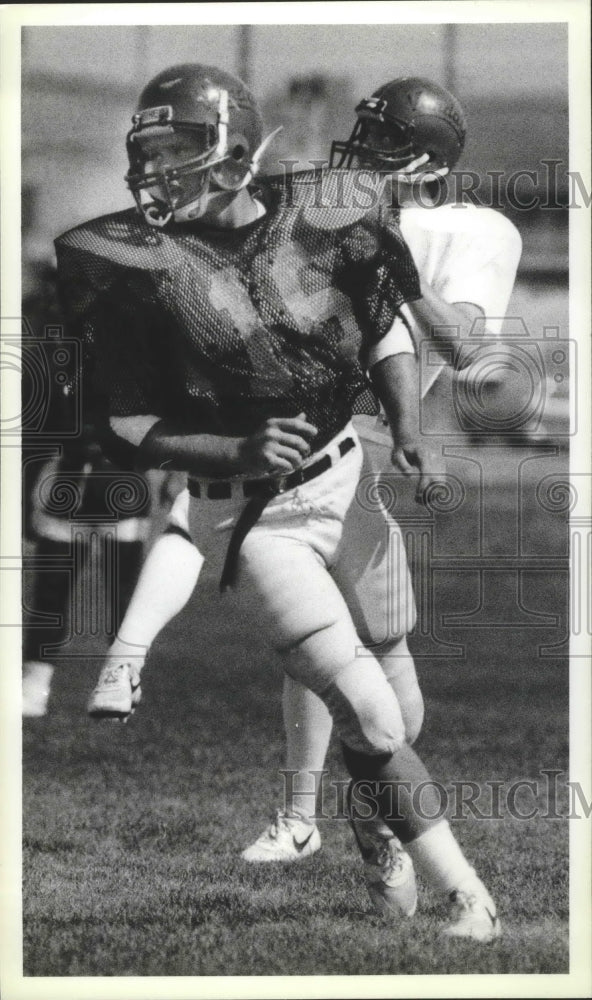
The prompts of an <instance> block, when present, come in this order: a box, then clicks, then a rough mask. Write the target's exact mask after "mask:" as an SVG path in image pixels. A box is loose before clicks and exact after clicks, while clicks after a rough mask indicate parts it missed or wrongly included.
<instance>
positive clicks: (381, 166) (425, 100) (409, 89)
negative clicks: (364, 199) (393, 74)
mask: <svg viewBox="0 0 592 1000" xmlns="http://www.w3.org/2000/svg"><path fill="white" fill-rule="evenodd" d="M356 115H357V121H356V124H355V127H354V130H353V132H352V134H351V136H350V137H349V139H348V140H347V141H346V142H334V143H332V146H331V161H330V163H331V166H332V167H351V166H352V161H354V160H355V161H356V165H357V166H363V167H368V168H370V169H372V170H379V171H388V172H389V173H395V172H396V171H398V170H401V169H402V168H403V167H406V166H407V165H408V164H409V163H411V162H412V161H413V160H415V159H417V157H419V156H422V155H424V154H425V153H429V157H430V158H429V161H426V163H425V164H424V165H422V168H421V169H422V171H429V170H436V169H438V168H441V167H448V168H452V167H453V166H454V165H455V163H456V162H457V160H458V158H459V157H460V155H461V153H462V151H463V148H464V144H465V135H466V121H465V116H464V113H463V110H462V108H461V106H460V104H459V102H458V101H457V99H456V97H453V95H452V94H450V93H449V92H448V91H447V90H444V88H443V87H439V86H438V85H437V84H436V83H432V82H431V80H425V79H423V78H421V77H413V76H408V77H402V78H400V79H397V80H391V82H390V83H385V84H384V85H383V86H382V87H379V88H378V90H376V91H375V92H374V94H373V95H372V97H370V98H367V99H364V100H362V101H360V103H359V104H358V106H357V107H356Z"/></svg>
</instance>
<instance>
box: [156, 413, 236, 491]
mask: <svg viewBox="0 0 592 1000" xmlns="http://www.w3.org/2000/svg"><path fill="white" fill-rule="evenodd" d="M242 442H243V439H242V438H234V437H224V436H222V435H218V434H178V433H175V432H174V431H173V430H171V429H170V428H169V427H167V425H166V423H165V422H164V421H160V423H158V424H155V425H154V427H153V428H152V429H151V430H150V431H149V432H148V434H147V435H146V437H145V438H144V440H143V441H142V443H141V445H140V448H139V450H138V458H139V461H140V464H141V465H143V466H145V467H146V468H153V469H171V470H172V469H174V470H178V471H181V472H188V473H189V474H190V475H194V476H211V477H212V478H217V477H222V476H235V475H238V474H240V472H241V471H242V469H241V462H240V448H241V444H242Z"/></svg>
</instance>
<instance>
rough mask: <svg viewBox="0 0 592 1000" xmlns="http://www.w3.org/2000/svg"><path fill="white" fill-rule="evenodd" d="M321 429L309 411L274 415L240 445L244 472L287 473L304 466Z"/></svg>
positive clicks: (269, 474) (241, 464)
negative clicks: (295, 415)
mask: <svg viewBox="0 0 592 1000" xmlns="http://www.w3.org/2000/svg"><path fill="white" fill-rule="evenodd" d="M316 435H317V428H316V427H315V426H314V425H313V424H310V423H308V421H307V419H306V414H305V413H299V414H298V416H297V417H271V418H270V419H269V420H266V421H265V423H264V424H262V425H261V427H259V429H258V430H257V431H255V433H254V434H251V435H250V436H249V437H247V438H244V439H243V441H242V442H241V444H240V446H239V464H240V467H241V472H243V473H246V474H247V475H250V476H273V475H284V474H286V473H290V472H293V471H294V470H295V469H298V468H300V466H301V465H302V463H303V462H304V460H305V459H306V458H308V456H309V455H310V453H311V450H312V441H313V440H314V438H315V437H316Z"/></svg>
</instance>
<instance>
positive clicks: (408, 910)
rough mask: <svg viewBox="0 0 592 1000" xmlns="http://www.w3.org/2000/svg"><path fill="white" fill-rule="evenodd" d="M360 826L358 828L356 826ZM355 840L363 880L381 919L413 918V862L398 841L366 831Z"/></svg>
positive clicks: (357, 833) (414, 897) (415, 897)
mask: <svg viewBox="0 0 592 1000" xmlns="http://www.w3.org/2000/svg"><path fill="white" fill-rule="evenodd" d="M357 825H359V824H357ZM356 837H357V839H358V843H359V845H360V850H361V852H362V857H363V859H364V880H365V882H366V888H367V890H368V895H369V896H370V900H371V902H372V905H373V906H374V909H375V910H376V911H377V912H378V913H379V914H380V915H381V917H384V918H386V919H387V920H388V919H392V918H393V917H397V918H400V917H412V916H413V914H414V913H415V911H416V909H417V885H416V882H415V871H414V868H413V862H412V860H411V858H410V857H409V855H408V854H407V852H406V851H404V850H403V848H402V847H401V845H400V844H399V841H398V840H397V839H396V837H393V836H392V834H391V835H390V836H389V837H384V836H381V835H380V834H378V835H376V836H374V835H373V833H372V832H371V831H369V830H367V831H366V832H365V833H364V834H363V835H360V833H359V831H358V830H356Z"/></svg>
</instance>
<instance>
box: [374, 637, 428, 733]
mask: <svg viewBox="0 0 592 1000" xmlns="http://www.w3.org/2000/svg"><path fill="white" fill-rule="evenodd" d="M380 665H381V667H382V669H383V671H384V674H385V677H386V679H387V681H388V682H389V684H390V686H391V688H392V689H393V691H394V692H395V695H396V698H397V701H398V703H399V707H400V709H401V714H402V716H403V722H404V724H405V735H406V739H407V743H414V742H415V740H416V739H417V737H418V736H419V734H420V732H421V727H422V725H423V716H424V705H423V696H422V693H421V689H420V686H419V681H418V679H417V673H416V670H415V664H414V662H413V657H412V656H411V654H410V652H409V648H408V646H407V640H406V638H403V639H400V640H399V641H398V642H396V643H394V644H393V645H392V646H391V647H390V648H389V649H388V650H386V651H385V652H381V655H380Z"/></svg>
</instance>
